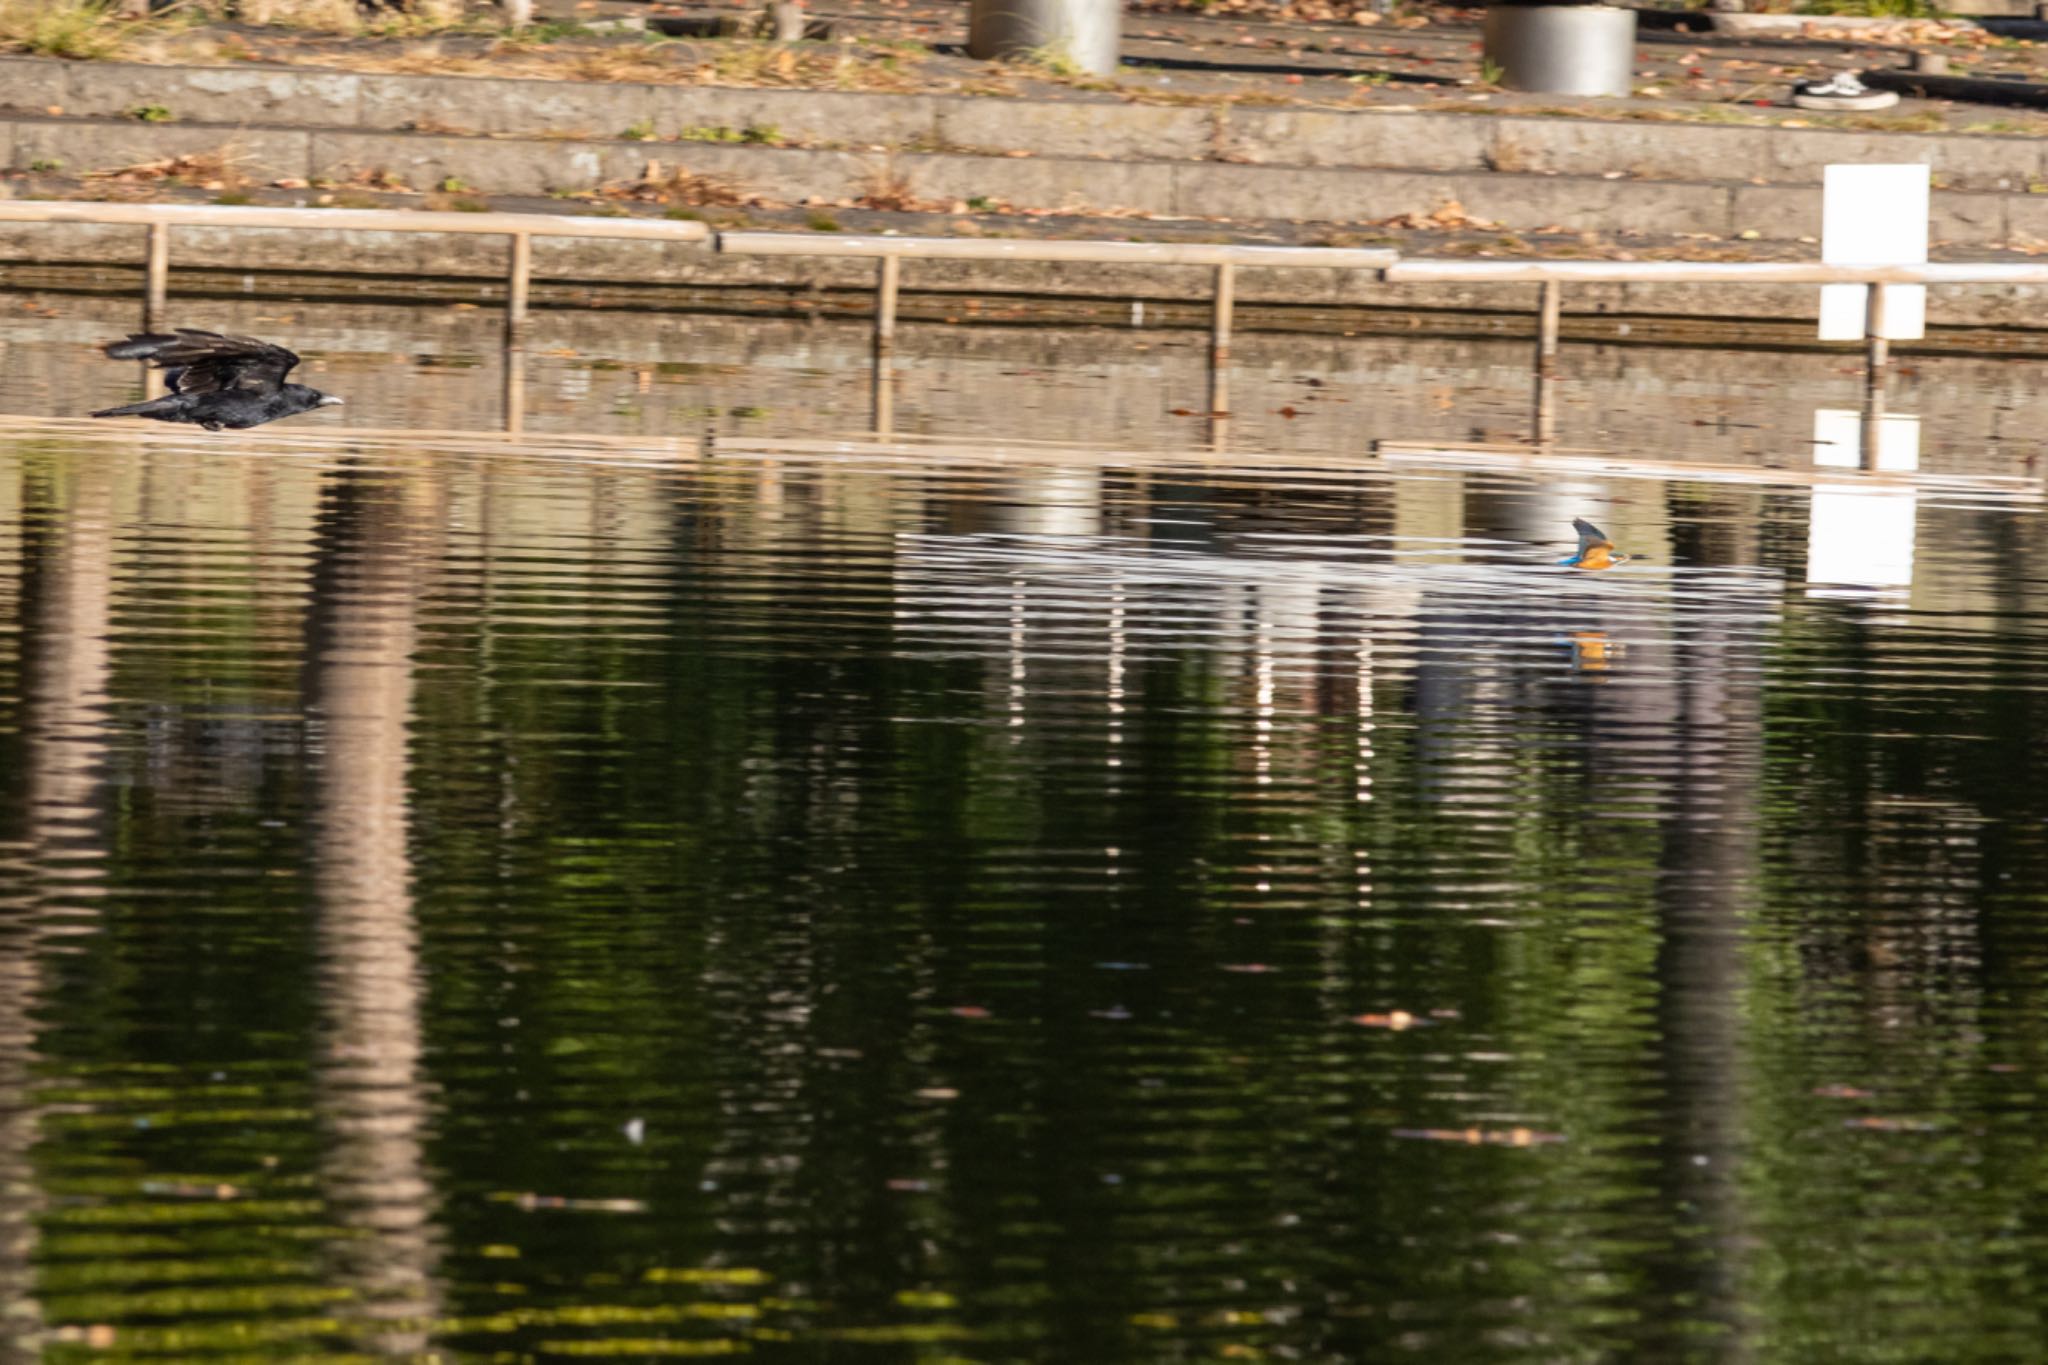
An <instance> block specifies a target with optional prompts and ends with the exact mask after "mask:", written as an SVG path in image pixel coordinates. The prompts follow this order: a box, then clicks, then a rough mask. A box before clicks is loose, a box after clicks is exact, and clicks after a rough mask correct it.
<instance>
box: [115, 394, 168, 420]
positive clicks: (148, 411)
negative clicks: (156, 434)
mask: <svg viewBox="0 0 2048 1365" xmlns="http://www.w3.org/2000/svg"><path fill="white" fill-rule="evenodd" d="M178 398H179V395H177V394H175V393H170V394H165V395H164V396H163V397H162V398H151V399H149V400H148V401H146V402H142V403H129V404H126V405H124V406H122V407H118V408H101V409H100V410H99V411H98V412H96V413H94V414H93V416H95V417H162V416H164V415H165V414H167V413H173V412H181V411H183V410H184V404H182V403H180V402H179V401H178Z"/></svg>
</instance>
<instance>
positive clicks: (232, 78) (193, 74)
mask: <svg viewBox="0 0 2048 1365" xmlns="http://www.w3.org/2000/svg"><path fill="white" fill-rule="evenodd" d="M145 104H155V105H161V106H163V107H164V108H166V109H168V110H170V111H171V113H172V115H173V116H174V117H175V118H177V119H178V120H179V121H181V122H194V123H212V124H251V125H259V124H262V125H274V124H279V123H286V124H289V125H291V126H297V127H308V128H348V129H354V130H361V131H385V132H398V131H404V130H407V129H418V130H421V131H429V132H435V131H439V132H462V133H482V134H528V135H531V136H535V137H541V136H547V137H562V136H568V137H572V138H577V139H580V140H586V141H602V140H607V139H614V138H618V137H619V136H620V135H621V134H623V133H625V132H627V131H628V130H629V129H631V130H641V129H644V130H645V131H647V132H649V133H651V134H652V136H653V137H654V138H656V139H671V138H675V137H678V136H680V135H682V134H684V133H685V132H686V131H687V130H692V129H695V130H703V129H730V130H733V131H735V132H737V131H739V130H743V129H747V128H750V127H751V128H758V129H767V128H772V129H774V130H775V131H776V133H778V134H779V135H780V136H781V137H782V138H783V139H784V140H787V141H791V142H799V143H807V144H815V145H824V146H853V147H858V148H865V149H876V148H894V149H903V150H944V149H947V148H954V149H966V150H985V151H992V150H1002V151H1010V150H1021V151H1027V152H1030V153H1032V154H1034V155H1037V156H1051V157H1096V158H1103V157H1107V158H1142V159H1151V160H1171V161H1181V160H1185V161H1204V160H1226V161H1242V162H1255V163H1259V164H1264V165H1301V166H1358V167H1374V168H1380V169H1408V170H1429V171H1486V170H1498V171H1506V172H1526V173H1533V174H1557V175H1584V176H1600V175H1605V174H1607V173H1610V172H1614V171H1621V172H1624V173H1626V174H1628V175H1631V176H1637V177H1648V178H1657V179H1677V180H1692V181H1698V180H1706V181H1742V182H1748V181H1753V180H1759V179H1760V180H1765V181H1770V182H1796V183H1816V182H1818V180H1819V179H1820V173H1821V167H1823V166H1825V165H1827V164H1828V163H1829V162H1834V161H1872V160H1882V161H1898V162H1923V163H1925V164H1927V165H1929V166H1932V167H1933V168H1934V172H1935V176H1936V179H1937V182H1938V183H1940V184H1942V185H1944V186H1946V187H1948V188H1950V189H1955V190H1980V191H2005V192H2024V191H2026V190H2027V189H2028V188H2029V186H2030V185H2033V184H2037V183H2043V182H2048V140H2042V139H2037V138H2031V137H2025V136H2002V135H1975V134H1909V133H1882V132H1858V131H1848V130H1842V129H1830V128H1822V127H1815V128H1786V127H1758V126H1744V125H1708V124H1696V123H1684V122H1675V121H1674V122H1657V121H1649V120H1640V119H1637V120H1631V119H1613V120H1607V119H1594V118H1581V117H1564V116H1558V115H1548V116H1546V115H1531V114H1516V113H1510V112H1500V113H1488V112H1482V111H1481V109H1480V107H1478V106H1474V108H1473V110H1472V111H1471V112H1466V113H1449V112H1440V111H1421V110H1388V109H1359V110H1332V109H1311V108H1272V109H1262V108H1244V107H1239V108H1233V109H1228V110H1223V109H1216V108H1209V107H1195V106H1172V105H1154V104H1142V103H1132V102H1128V101H1125V100H1121V99H1117V98H1114V97H1110V96H1091V95H1078V96H1076V97H1075V98H1072V99H1059V100H1049V99H1022V98H1008V97H991V96H980V97H974V96H934V95H894V94H873V93H861V92H852V91H828V90H805V89H742V88H732V87H714V86H678V85H644V84H605V83H594V82H593V83H581V82H570V81H546V80H528V79H507V78H497V77H475V76H411V75H368V74H363V75H358V74H355V73H350V72H337V71H321V70H317V69H309V68H304V67H168V66H139V65H129V64H123V63H107V62H53V61H49V60H45V59H40V58H29V57H13V58H0V107H4V108H11V109H15V110H18V111H20V112H24V113H37V114H46V113H47V112H48V111H49V110H50V109H52V108H59V109H62V110H63V111H64V113H65V114H66V115H67V116H71V117H85V118H118V117H121V116H123V115H125V114H127V113H128V112H129V111H130V110H132V109H134V108H136V107H138V106H141V105H145Z"/></svg>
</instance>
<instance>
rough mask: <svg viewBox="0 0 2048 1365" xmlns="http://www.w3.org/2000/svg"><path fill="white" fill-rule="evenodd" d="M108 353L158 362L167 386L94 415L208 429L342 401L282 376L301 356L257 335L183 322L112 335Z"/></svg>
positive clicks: (251, 423)
mask: <svg viewBox="0 0 2048 1365" xmlns="http://www.w3.org/2000/svg"><path fill="white" fill-rule="evenodd" d="M106 352H107V355H108V356H109V357H110V358H111V359H114V360H146V361H148V362H149V363H150V364H152V365H156V366H158V367H160V368H161V369H162V370H163V372H164V383H165V385H167V386H168V387H169V389H170V392H169V393H167V394H165V395H164V396H163V397H162V398H151V399H149V400H148V401H146V402H142V403H129V404H127V405H126V406H125V407H118V408H104V409H102V410H100V411H99V412H96V413H94V414H93V416H95V417H153V418H155V419H156V420H157V421H159V422H197V423H198V424H199V425H200V426H202V427H205V428H206V429H207V430H208V431H219V430H220V429H221V428H222V427H238V428H239V427H255V426H261V425H263V423H265V422H274V421H276V420H277V419H278V418H280V417H290V416H291V415H293V414H294V413H300V412H311V411H312V410H313V409H314V408H324V407H327V406H329V405H331V404H335V403H339V402H340V401H341V400H340V399H339V398H336V397H335V396H334V395H332V394H326V393H322V392H320V390H318V389H314V388H308V387H307V386H306V385H304V384H287V383H285V382H284V377H285V376H286V375H288V374H290V373H291V372H292V366H294V365H296V364H298V363H299V358H298V357H297V356H295V355H293V354H292V353H291V352H290V351H287V350H286V349H285V348H284V347H282V346H273V345H271V344H270V343H269V342H267V341H258V340H256V339H255V338H254V337H230V336H222V335H221V334H220V333H219V332H199V331H194V330H193V329H192V328H190V327H180V328H178V329H177V331H176V332H174V333H168V334H167V333H163V332H137V333H136V334H135V335H134V336H131V337H129V338H128V339H127V340H125V341H116V342H112V343H111V344H109V345H108V346H107V347H106Z"/></svg>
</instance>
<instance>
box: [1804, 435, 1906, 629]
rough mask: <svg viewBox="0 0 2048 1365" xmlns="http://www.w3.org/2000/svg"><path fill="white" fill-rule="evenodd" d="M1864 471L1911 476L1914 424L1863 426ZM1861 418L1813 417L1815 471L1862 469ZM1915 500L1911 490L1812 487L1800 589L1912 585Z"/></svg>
mask: <svg viewBox="0 0 2048 1365" xmlns="http://www.w3.org/2000/svg"><path fill="white" fill-rule="evenodd" d="M1868 437H1869V439H1870V440H1871V441H1872V442H1873V444H1874V445H1875V446H1876V449H1875V450H1874V451H1873V452H1871V454H1872V459H1871V463H1870V467H1872V468H1874V469H1877V470H1879V471H1882V472H1891V473H1910V472H1911V471H1913V470H1916V469H1918V468H1919V467H1920V419H1919V418H1918V417H1915V416H1912V415H1910V414H1907V413H1887V414H1885V415H1884V416H1881V417H1877V418H1875V419H1874V420H1872V421H1871V422H1870V423H1869V432H1868ZM1865 439H1866V431H1865V418H1864V414H1862V413H1861V412H1858V411H1855V410H1854V409H1845V408H1820V409H1817V410H1816V411H1815V412H1814V414H1813V463H1814V465H1815V466H1816V467H1817V468H1821V469H1852V470H1853V469H1861V468H1863V467H1864V441H1865ZM1919 501H1920V500H1919V495H1918V494H1917V493H1916V492H1915V491H1914V490H1913V489H1911V488H1900V487H1894V486H1871V485H1869V484H1859V483H1849V482H1844V483H1838V484H1834V483H1823V484H1816V485H1814V489H1813V502H1812V507H1811V511H1810V512H1809V514H1808V522H1807V535H1806V581H1807V583H1808V584H1809V585H1810V586H1812V587H1815V588H1821V589H1848V590H1857V589H1863V590H1887V589H1905V588H1910V587H1911V586H1912V585H1913V537H1914V526H1915V522H1916V520H1917V517H1918V512H1919Z"/></svg>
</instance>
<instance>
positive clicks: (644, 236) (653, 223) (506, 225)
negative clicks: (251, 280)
mask: <svg viewBox="0 0 2048 1365" xmlns="http://www.w3.org/2000/svg"><path fill="white" fill-rule="evenodd" d="M0 223H103V224H113V225H124V224H125V225H130V226H137V227H145V228H147V229H148V230H149V235H148V238H147V243H148V245H147V255H146V257H145V262H144V267H143V273H144V280H145V282H144V300H143V308H142V317H143V327H144V329H145V330H147V331H156V330H158V329H160V328H161V327H163V325H164V312H165V309H166V305H167V302H168V299H169V295H170V270H171V229H172V228H174V227H212V228H298V229H304V230H310V231H315V232H439V233H464V234H467V235H471V236H481V237H504V238H507V239H509V241H510V244H511V258H510V261H509V262H508V264H507V268H506V281H505V314H506V318H505V320H506V325H507V327H508V328H510V329H511V330H512V331H513V332H514V333H515V334H516V333H517V332H518V330H519V329H520V328H521V327H522V326H524V324H525V322H526V304H527V294H528V291H529V288H530V286H531V283H532V279H533V239H534V238H536V237H608V238H613V239H621V240H630V241H640V242H650V241H651V242H678V243H698V242H703V241H705V240H706V239H707V238H709V237H710V236H711V229H709V228H707V227H706V226H704V224H702V223H695V222H672V221H670V220H668V219H665V218H597V217H588V218H585V217H572V216H570V215H567V214H553V213H448V212H437V211H433V210H420V211H414V210H411V209H293V208H264V207H259V206H255V205H251V206H246V207H244V206H240V205H227V204H110V203H98V202H93V201H81V200H68V199H66V200H42V199H20V200H0Z"/></svg>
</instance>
